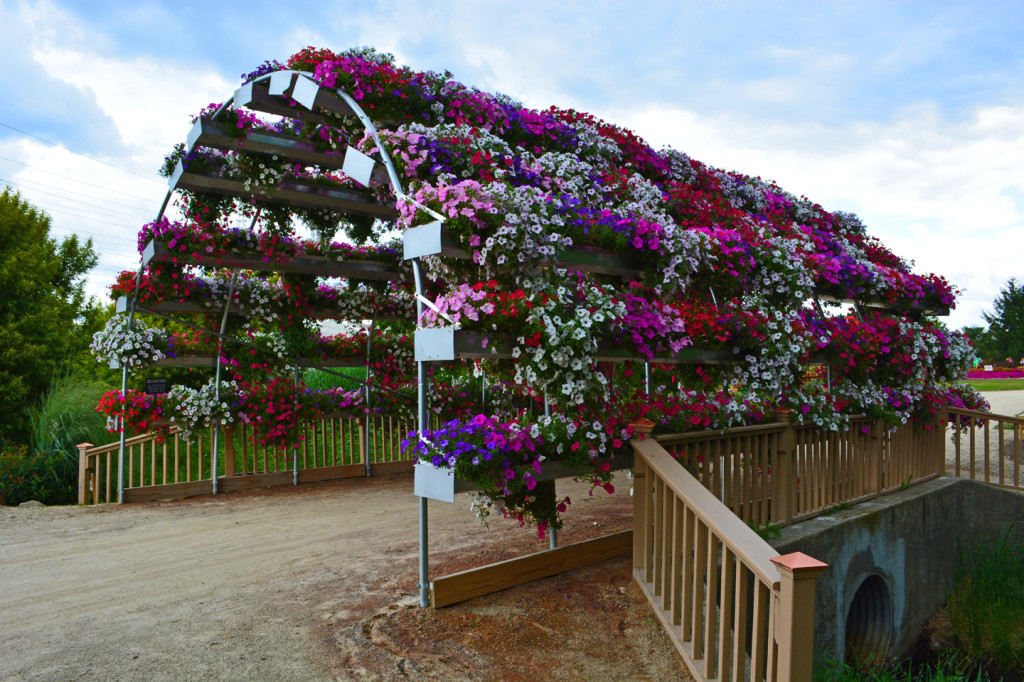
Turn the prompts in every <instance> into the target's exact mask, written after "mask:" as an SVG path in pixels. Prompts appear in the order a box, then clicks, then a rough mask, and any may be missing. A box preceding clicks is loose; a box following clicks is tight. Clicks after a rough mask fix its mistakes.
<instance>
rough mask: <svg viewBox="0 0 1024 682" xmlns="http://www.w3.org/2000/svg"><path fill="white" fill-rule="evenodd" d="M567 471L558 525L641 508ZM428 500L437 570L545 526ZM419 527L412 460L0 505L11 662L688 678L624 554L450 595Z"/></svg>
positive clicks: (238, 673)
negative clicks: (567, 509)
mask: <svg viewBox="0 0 1024 682" xmlns="http://www.w3.org/2000/svg"><path fill="white" fill-rule="evenodd" d="M989 398H990V400H992V402H993V411H994V412H996V413H1002V414H1017V413H1019V412H1022V411H1024V391H1009V392H1000V393H992V394H990V395H989ZM559 485H560V487H559V493H560V494H569V495H571V496H572V497H573V500H574V502H575V504H574V505H573V508H572V513H571V514H570V515H569V517H568V519H567V523H566V528H565V529H564V530H563V532H562V534H561V541H562V543H563V544H565V543H568V542H574V541H579V540H583V539H587V538H590V537H595V536H597V535H601V534H605V533H608V532H614V531H617V530H621V529H625V528H628V527H629V526H630V523H631V508H632V501H631V498H629V496H628V492H627V491H628V486H627V485H626V484H625V481H623V482H622V483H620V485H619V488H620V491H619V492H618V493H616V494H615V495H613V496H607V495H605V494H604V493H603V492H599V494H597V495H595V497H594V498H593V499H592V500H591V499H590V498H588V497H587V495H586V492H585V488H584V487H581V486H577V487H575V488H572V486H573V485H574V484H572V483H569V482H560V484H559ZM584 500H588V502H587V503H584ZM460 501H461V500H460ZM430 518H431V533H430V536H431V564H432V566H431V568H432V575H433V576H438V575H445V574H448V573H452V572H455V571H458V570H463V569H465V568H470V567H473V566H479V565H483V564H486V563H490V562H492V561H497V560H501V559H505V558H510V557H512V556H517V555H521V554H525V553H528V552H532V551H538V550H541V549H544V548H546V546H547V542H546V541H542V540H538V539H537V538H536V537H535V536H534V535H533V534H532V533H530V532H529V531H525V530H521V529H519V528H518V527H516V526H515V525H514V524H511V523H509V522H507V521H504V520H502V519H500V518H499V519H495V520H493V521H492V522H491V524H490V526H489V527H487V528H485V527H483V526H481V525H480V524H479V523H478V522H477V521H476V519H475V517H474V516H473V514H472V513H471V512H470V511H469V510H468V501H466V502H465V503H464V504H455V505H449V504H444V503H438V502H431V503H430ZM417 528H418V526H417V507H416V498H415V496H414V495H413V494H412V479H411V477H410V476H394V477H388V478H377V479H372V480H364V479H353V480H348V481H339V482H334V483H326V484H317V485H312V486H302V487H300V488H278V489H274V490H262V491H252V492H247V493H235V494H230V495H220V496H217V497H212V496H204V497H198V498H192V499H189V500H179V501H174V502H163V503H151V504H141V505H124V506H116V505H106V506H99V507H53V508H0V680H4V681H7V682H14V681H16V680H208V679H229V680H246V679H248V680H322V679H369V680H374V679H380V680H390V679H408V678H413V679H416V678H427V679H439V680H476V679H481V680H482V679H504V680H531V681H533V680H546V679H564V680H577V679H578V680H583V679H593V680H612V679H623V680H637V679H649V680H673V679H688V678H687V676H686V675H685V673H684V672H683V665H682V663H681V661H680V659H679V658H678V657H677V655H676V653H675V651H674V649H673V647H672V645H671V644H670V642H669V640H668V638H667V637H666V636H665V635H664V634H663V633H662V632H661V630H660V628H659V627H658V626H657V624H656V623H655V621H654V618H653V617H652V616H651V615H650V614H649V611H648V608H647V605H646V601H645V600H644V598H643V596H642V595H641V593H640V591H639V589H638V588H637V587H636V586H635V585H634V584H633V582H632V579H631V577H630V576H631V573H630V566H629V559H628V558H622V559H617V560H612V561H607V562H604V563H602V564H597V565H595V566H592V567H589V568H585V569H580V570H577V571H572V572H569V573H566V574H563V575H561V576H558V577H555V578H550V579H547V580H543V581H538V582H535V583H531V584H529V585H525V586H522V587H519V588H515V589H512V590H507V591H505V592H501V593H498V594H496V595H492V596H489V597H483V598H479V599H474V600H471V601H469V602H466V603H464V604H461V605H457V606H454V607H449V608H446V609H440V610H437V611H435V610H431V609H421V608H419V607H418V606H417V605H416V604H417V596H418V590H417V588H416V583H417V581H418V541H417V538H418V534H417Z"/></svg>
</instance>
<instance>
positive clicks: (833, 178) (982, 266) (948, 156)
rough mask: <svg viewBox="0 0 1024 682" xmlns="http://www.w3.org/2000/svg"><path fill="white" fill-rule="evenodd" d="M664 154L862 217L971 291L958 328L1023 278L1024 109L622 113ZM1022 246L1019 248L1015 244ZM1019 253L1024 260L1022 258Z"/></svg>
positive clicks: (619, 116)
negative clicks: (820, 117) (841, 121)
mask: <svg viewBox="0 0 1024 682" xmlns="http://www.w3.org/2000/svg"><path fill="white" fill-rule="evenodd" d="M609 119H610V120H615V121H619V122H622V123H624V124H625V125H627V126H628V127H630V128H632V129H633V130H635V131H636V132H637V133H638V134H640V135H641V136H642V137H644V138H646V139H647V140H648V141H649V142H651V143H652V144H654V145H655V146H661V145H671V146H673V147H675V148H676V149H680V150H682V151H684V152H686V153H687V154H689V155H690V156H692V157H693V158H696V159H699V160H700V161H703V162H704V163H708V164H711V165H714V166H718V167H721V168H727V169H730V170H738V171H740V172H743V173H747V174H749V175H760V176H761V177H764V178H770V179H773V180H776V181H777V182H778V183H779V184H780V185H781V186H782V187H783V188H784V189H787V190H788V191H790V192H792V193H794V194H797V195H806V196H807V197H809V198H810V199H811V200H813V201H815V202H817V203H820V204H821V205H822V206H824V207H825V208H827V209H829V210H846V211H853V212H855V213H857V214H858V215H860V217H861V218H862V219H863V220H864V222H865V224H866V225H867V226H868V231H869V232H870V233H871V234H873V235H875V236H877V237H879V238H880V239H881V240H882V241H883V242H884V243H885V244H886V245H888V246H889V247H890V248H891V249H893V251H895V252H896V253H897V254H899V255H901V256H903V257H905V258H907V259H911V260H914V261H916V264H917V267H916V270H917V271H918V272H935V273H937V274H940V275H943V276H945V277H946V278H947V279H949V280H950V281H951V282H952V283H954V284H956V285H958V286H960V287H962V288H966V290H967V291H966V294H965V295H964V296H963V297H962V298H961V300H960V305H959V307H958V310H956V311H954V313H953V314H952V315H951V316H950V317H949V318H948V320H947V322H948V323H949V324H951V325H952V326H956V327H959V326H963V325H965V324H981V323H982V320H981V310H982V309H985V308H990V307H991V302H992V300H993V299H994V298H995V297H996V295H997V294H998V291H999V288H1000V287H1001V285H1002V284H1003V283H1005V281H1006V280H1007V279H1009V278H1010V277H1013V276H1018V277H1019V276H1021V274H1022V268H1021V265H1020V257H1019V247H1020V245H1021V244H1024V239H1022V238H1021V237H1022V234H1021V233H1022V231H1024V206H1022V205H1020V204H1019V203H1018V198H1019V197H1020V192H1021V191H1022V189H1024V187H1022V186H1024V173H1022V172H1021V169H1022V168H1024V107H1020V106H1019V107H1006V106H1002V107H979V108H977V109H976V110H975V111H974V112H973V114H972V115H971V116H969V117H967V118H965V119H964V120H961V121H948V120H946V119H944V118H943V117H942V116H941V115H940V114H939V112H938V110H937V109H936V107H934V106H933V105H930V104H927V103H924V104H921V105H918V106H915V107H912V108H908V109H905V110H903V111H901V112H900V113H899V115H898V116H897V117H896V118H895V119H894V120H893V121H892V122H890V123H885V124H883V123H877V122H859V123H850V124H846V125H841V126H834V127H828V126H824V125H821V124H818V125H811V126H808V125H805V124H799V125H798V124H792V125H790V124H786V123H780V122H778V121H776V122H772V123H766V122H764V121H759V120H756V119H755V118H753V117H738V116H728V117H727V116H721V117H711V116H703V115H701V114H699V113H697V112H694V111H688V110H685V109H668V108H640V109H636V110H632V111H621V112H615V113H613V114H610V115H609ZM1010 245H1016V249H1013V248H1009V247H1010ZM1015 250H1016V253H1014V251H1015Z"/></svg>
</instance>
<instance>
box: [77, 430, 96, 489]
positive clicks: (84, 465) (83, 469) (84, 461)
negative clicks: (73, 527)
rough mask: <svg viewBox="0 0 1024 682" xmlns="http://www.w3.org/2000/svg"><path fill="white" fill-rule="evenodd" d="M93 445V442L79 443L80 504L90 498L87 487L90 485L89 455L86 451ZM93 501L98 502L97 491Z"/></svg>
mask: <svg viewBox="0 0 1024 682" xmlns="http://www.w3.org/2000/svg"><path fill="white" fill-rule="evenodd" d="M91 447H92V443H79V444H78V504H86V500H87V499H88V494H87V492H86V489H87V486H88V485H89V456H88V455H87V454H85V451H86V450H88V449H89V448H91ZM92 501H93V504H95V503H96V495H95V493H94V494H93V498H92Z"/></svg>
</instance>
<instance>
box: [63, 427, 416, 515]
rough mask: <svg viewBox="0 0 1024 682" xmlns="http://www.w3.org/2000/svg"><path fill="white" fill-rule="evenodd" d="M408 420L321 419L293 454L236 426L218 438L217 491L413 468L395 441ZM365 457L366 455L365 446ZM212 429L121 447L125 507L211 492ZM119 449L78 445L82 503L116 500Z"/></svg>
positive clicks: (143, 438)
mask: <svg viewBox="0 0 1024 682" xmlns="http://www.w3.org/2000/svg"><path fill="white" fill-rule="evenodd" d="M413 428H414V427H413V424H412V422H411V421H406V420H403V419H399V418H396V417H390V416H383V417H381V416H378V415H370V416H366V417H362V418H351V417H342V418H335V419H319V420H316V421H313V422H310V423H308V424H307V425H306V434H305V435H306V438H305V440H303V441H302V444H301V445H300V446H299V448H297V449H296V450H294V451H293V450H291V449H289V450H279V449H277V448H274V447H268V446H265V445H258V444H257V445H253V444H252V442H251V441H250V435H251V427H249V426H246V425H244V424H240V425H238V426H237V427H233V428H227V429H225V430H224V431H223V432H222V434H221V437H220V439H221V441H222V443H221V445H220V447H219V450H220V452H219V456H218V460H219V461H218V466H217V475H218V490H219V491H224V492H228V491H232V490H242V489H247V488H254V487H264V486H268V485H285V484H288V483H292V482H293V479H294V478H295V472H294V469H295V468H297V469H298V480H299V481H300V482H308V481H317V480H327V479H333V478H348V477H352V476H365V475H367V474H368V468H367V465H368V464H369V470H370V471H372V472H376V473H386V472H388V471H394V470H402V471H404V470H409V471H411V470H412V462H411V460H405V459H404V458H403V456H402V452H401V446H400V443H401V441H402V439H403V438H404V437H405V434H406V433H407V432H408V431H410V430H412V429H413ZM367 431H369V439H368V442H366V456H365V457H364V454H363V451H364V441H366V440H367V438H366V434H367ZM212 443H213V431H212V429H209V430H206V431H204V432H202V433H196V434H192V436H191V437H190V438H185V437H184V435H183V434H181V433H178V432H174V433H172V434H171V435H169V436H168V437H166V438H160V437H158V436H157V435H155V434H143V435H140V436H135V437H133V438H128V439H127V440H126V441H125V467H124V477H125V478H124V485H125V495H124V499H125V501H126V502H137V501H145V500H154V499H171V498H177V497H188V496H191V495H198V494H202V493H208V492H212V473H211V470H212V465H213V458H212V456H211V455H212V452H213V449H212ZM119 450H120V443H119V442H114V443H109V444H107V445H101V446H95V447H94V446H92V445H91V444H89V443H83V444H82V445H80V446H79V477H78V501H79V504H95V503H98V502H116V501H117V492H118V491H117V489H118V480H117V479H118V453H119Z"/></svg>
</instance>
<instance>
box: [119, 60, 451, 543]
mask: <svg viewBox="0 0 1024 682" xmlns="http://www.w3.org/2000/svg"><path fill="white" fill-rule="evenodd" d="M275 73H276V74H289V75H293V76H294V77H295V78H307V79H309V80H311V81H312V79H311V78H309V74H308V73H306V72H303V71H295V70H290V69H289V70H283V71H275V72H271V73H268V74H264V75H262V76H259V77H257V78H254V79H252V80H251V81H248V83H258V82H262V81H266V80H269V79H270V78H271V77H273V75H274V74H275ZM313 82H314V83H315V81H313ZM317 87H318V88H320V87H322V86H319V85H318V86H317ZM334 94H336V95H337V96H338V97H339V98H341V99H342V100H343V101H344V102H345V103H346V104H347V105H348V106H349V107H350V108H351V109H352V111H353V112H354V113H355V114H356V117H357V118H358V119H359V121H360V122H361V123H362V124H363V127H364V128H365V129H366V130H367V132H369V133H370V135H371V136H372V137H373V139H374V142H376V144H377V148H378V150H379V152H380V157H381V163H382V164H383V165H384V168H385V170H386V171H387V174H388V180H389V181H390V183H391V187H392V190H393V191H394V193H395V198H396V201H397V200H398V199H405V200H407V201H412V198H411V197H408V196H407V195H406V194H405V191H404V189H403V188H402V184H401V182H400V180H399V178H398V173H397V172H396V171H395V167H394V164H393V163H392V161H391V157H390V156H389V155H388V153H387V149H386V148H385V147H384V145H383V144H382V142H381V139H380V135H379V133H378V132H377V128H376V126H374V125H373V122H372V121H371V120H370V118H369V117H368V116H367V115H366V113H365V112H364V111H363V109H362V107H360V106H359V104H358V103H357V102H356V101H355V100H354V99H352V97H350V96H349V95H348V93H346V92H345V91H344V90H343V89H341V88H336V89H334ZM234 100H235V95H234V93H232V94H231V96H229V97H228V98H227V99H226V100H225V101H224V103H223V104H221V106H220V107H219V108H218V109H217V111H216V112H214V113H213V115H212V116H211V117H210V118H211V120H216V119H217V118H218V117H219V116H220V115H221V114H222V113H223V112H224V111H226V110H227V108H228V107H229V106H231V104H232V103H233V102H234ZM174 192H175V188H173V187H172V188H170V189H169V190H168V191H167V194H166V195H165V196H164V200H163V202H162V203H161V205H160V210H159V211H158V212H157V216H156V218H155V220H156V221H159V220H160V219H161V218H163V217H164V214H165V213H166V211H167V207H168V205H169V204H170V201H171V197H172V196H173V195H174ZM414 203H415V202H414ZM417 205H418V204H417ZM423 208H426V207H423ZM426 210H428V211H429V209H426ZM429 212H430V213H431V214H432V215H434V216H435V217H437V218H441V216H440V215H438V214H436V213H435V212H434V211H429ZM259 215H260V211H259V209H257V211H256V214H255V215H254V216H253V219H252V222H251V223H250V226H249V227H250V229H252V227H253V226H255V223H256V220H257V219H258V218H259ZM144 270H145V265H144V264H140V266H139V270H138V272H137V274H136V275H135V289H134V291H133V292H132V300H131V302H130V305H129V306H128V324H127V328H128V331H131V329H132V327H133V325H134V323H135V312H136V308H137V307H138V297H139V288H140V286H141V284H142V273H143V271H144ZM413 271H414V274H415V275H417V277H416V281H417V293H418V294H419V295H420V296H422V287H421V286H420V277H419V276H418V275H419V262H418V261H415V262H414V263H413ZM236 276H237V271H236V272H235V275H234V276H233V277H232V281H231V287H230V290H229V293H228V300H227V301H225V305H224V312H223V314H222V318H221V328H220V334H218V335H217V337H218V347H220V346H221V345H222V343H223V340H224V331H225V325H226V323H227V317H228V313H229V310H230V306H231V294H232V292H233V289H234V283H235V277H236ZM420 308H422V305H421V304H420ZM418 312H419V314H422V310H419V311H418ZM371 329H372V328H371ZM368 361H369V357H368V358H367V362H368ZM419 364H421V365H422V363H419ZM220 373H221V361H220V353H218V357H217V370H216V379H215V387H216V388H215V391H216V395H217V397H218V400H219V396H220V383H221V381H220ZM295 373H296V381H297V375H298V366H296V367H295ZM418 374H419V375H420V378H421V380H422V379H423V378H424V377H425V371H423V368H422V367H421V368H420V371H419V372H418ZM127 392H128V367H127V365H125V366H124V367H122V368H121V395H122V397H123V396H124V395H125V394H126V393H127ZM368 395H369V387H368V386H367V396H368ZM424 396H425V390H424V388H423V386H422V383H421V388H420V397H421V399H420V403H421V410H420V412H421V414H420V431H422V430H423V428H422V427H423V425H424V424H425V423H426V422H425V408H424V407H423V397H424ZM120 427H121V429H120V432H121V433H120V438H119V446H118V458H117V501H118V503H119V504H122V503H124V490H125V480H124V472H125V445H126V443H125V441H126V433H125V423H124V415H122V416H121V424H120ZM219 432H220V428H219V425H217V426H216V427H215V428H214V442H213V453H212V454H213V457H212V462H211V472H210V473H211V475H210V478H211V480H212V484H211V487H212V493H213V494H214V495H216V494H217V492H218V490H217V467H218V459H217V454H218V453H217V446H218V442H217V436H218V434H219ZM368 434H369V431H368V430H367V435H368ZM364 450H365V449H364ZM293 468H294V473H293V484H296V485H297V484H298V455H297V452H296V453H293ZM367 470H368V471H369V461H368V460H367ZM425 501H426V500H425V499H421V507H423V509H422V510H421V511H422V515H423V522H424V523H425V514H426V509H425V504H423V503H425ZM422 537H423V534H422V532H421V538H422Z"/></svg>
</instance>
